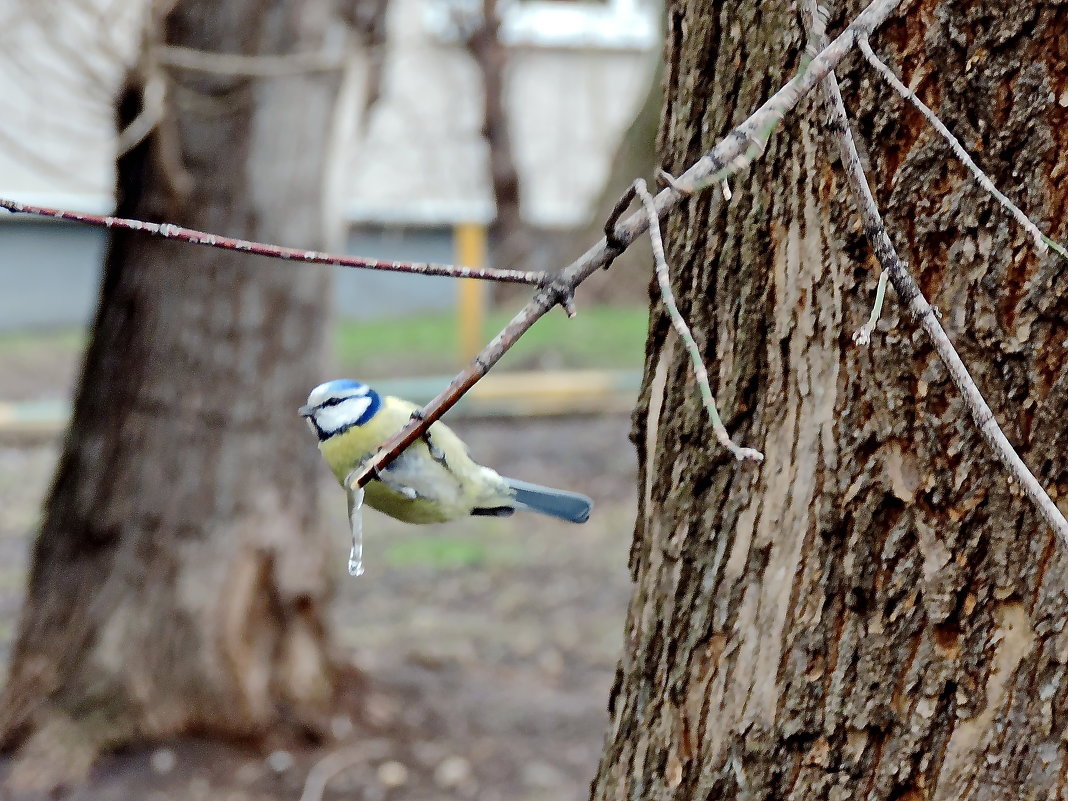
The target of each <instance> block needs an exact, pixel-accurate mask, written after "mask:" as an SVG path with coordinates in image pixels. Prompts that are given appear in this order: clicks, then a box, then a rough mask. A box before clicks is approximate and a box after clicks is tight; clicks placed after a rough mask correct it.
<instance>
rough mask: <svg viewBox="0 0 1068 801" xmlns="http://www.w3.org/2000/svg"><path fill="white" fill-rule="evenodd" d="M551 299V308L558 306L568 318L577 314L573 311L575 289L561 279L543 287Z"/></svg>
mask: <svg viewBox="0 0 1068 801" xmlns="http://www.w3.org/2000/svg"><path fill="white" fill-rule="evenodd" d="M545 288H546V289H547V290H548V291H549V294H550V295H551V297H552V303H553V306H560V307H561V308H563V310H564V312H565V313H566V314H567V316H568V317H574V316H575V315H576V314H578V311H577V310H576V309H575V287H573V286H572V285H571V284H569V283H568V282H567V281H565V280H563V279H562V278H556V279H555V280H553V281H552V282H551V283H549V284H548V285H547V286H546V287H545Z"/></svg>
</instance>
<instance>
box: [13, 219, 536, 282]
mask: <svg viewBox="0 0 1068 801" xmlns="http://www.w3.org/2000/svg"><path fill="white" fill-rule="evenodd" d="M0 209H6V210H7V211H10V212H12V213H13V214H33V215H35V216H38V217H51V218H53V219H56V220H69V221H71V222H78V223H84V224H85V225H94V226H97V227H99V228H119V229H122V230H126V231H141V232H142V233H146V234H150V235H152V236H158V237H162V238H164V239H176V240H178V241H181V242H188V243H189V244H192V245H205V246H207V247H211V248H220V249H222V250H235V251H238V252H241V253H252V254H255V255H257V256H269V257H271V258H275V259H284V260H286V261H302V262H308V263H310V264H333V265H336V266H338V267H354V268H357V269H363V270H385V271H386V272H395V273H413V274H415V275H444V276H449V277H450V278H478V279H481V280H483V281H503V282H506V283H513V284H532V285H535V286H541V285H544V284H545V283H546V282H548V281H549V280H550V276H549V275H548V274H547V273H544V272H540V271H539V272H526V271H524V270H497V269H493V268H490V267H480V268H479V267H463V266H458V265H452V264H431V263H427V262H406V261H382V260H380V259H361V258H359V257H357V256H339V255H336V254H332V253H321V252H319V251H317V250H300V249H298V248H286V247H281V246H280V245H270V244H267V243H265V242H253V241H251V240H248V239H233V238H231V237H227V236H220V235H219V234H209V233H206V232H205V231H196V230H193V229H192V228H182V227H181V226H180V225H171V224H170V223H151V222H144V221H142V220H130V219H126V218H125V217H105V216H100V215H98V214H84V213H82V212H76V211H62V210H59V209H49V208H45V207H43V206H31V205H29V204H27V203H18V202H16V201H14V200H7V199H4V198H0Z"/></svg>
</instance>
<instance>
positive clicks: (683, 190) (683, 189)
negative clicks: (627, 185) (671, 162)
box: [643, 170, 694, 197]
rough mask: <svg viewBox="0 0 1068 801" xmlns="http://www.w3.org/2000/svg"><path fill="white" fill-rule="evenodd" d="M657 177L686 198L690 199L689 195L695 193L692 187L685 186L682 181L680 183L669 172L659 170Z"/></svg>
mask: <svg viewBox="0 0 1068 801" xmlns="http://www.w3.org/2000/svg"><path fill="white" fill-rule="evenodd" d="M656 177H657V178H659V179H660V180H661V181H662V182H663V183H664V184H665V185H667V186H670V187H671V188H672V189H674V190H675V191H676V192H678V193H679V194H680V195H683V196H684V197H688V196H689V195H692V194H693V193H694V190H693V188H692V187H689V186H686V185H685V184H683V183H682V181H680V180H679V179H678V178H676V177H675V176H674V175H672V174H671V173H670V172H668V171H667V170H657V171H656ZM643 185H644V184H643Z"/></svg>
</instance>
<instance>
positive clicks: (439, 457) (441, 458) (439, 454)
mask: <svg viewBox="0 0 1068 801" xmlns="http://www.w3.org/2000/svg"><path fill="white" fill-rule="evenodd" d="M425 419H426V415H425V414H423V410H422V409H416V410H415V411H414V412H412V420H425ZM423 442H425V443H426V449H427V450H428V451H430V458H431V459H433V460H434V461H435V462H437V463H438V464H440V465H441V466H442V467H445V468H447V467H448V466H449V465H448V463H447V462H446V461H445V451H443V450H442V449H441V448H439V447H438V446H437V445H435V444H434V443H433V441H432V440H431V439H430V429H429V428H428V429H427V430H426V431H424V432H423Z"/></svg>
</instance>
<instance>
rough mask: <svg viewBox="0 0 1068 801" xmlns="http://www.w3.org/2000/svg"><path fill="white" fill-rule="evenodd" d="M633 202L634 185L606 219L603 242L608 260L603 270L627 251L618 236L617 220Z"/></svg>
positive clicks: (623, 195) (617, 202) (616, 203)
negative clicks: (606, 249)
mask: <svg viewBox="0 0 1068 801" xmlns="http://www.w3.org/2000/svg"><path fill="white" fill-rule="evenodd" d="M633 200H634V185H633V184H631V185H630V186H628V187H627V191H625V192H624V193H623V194H622V195H621V196H620V198H619V200H617V201H616V202H615V205H614V206H612V211H611V212H610V213H609V214H608V219H607V220H606V221H605V224H604V241H605V245H606V246H607V247H608V260H607V261H606V262H605V263H604V267H603V269H605V270H607V269H608V268H609V267H611V266H612V262H613V261H615V259H616V256H618V255H619V254H620V253H622V252H623V251H624V250H626V249H627V243H626V242H625V241H623V238H622V237H621V236H620V235H619V228H618V224H619V218H620V217H622V216H623V212H625V211H626V210H627V208H628V207H629V206H630V204H631V201H633Z"/></svg>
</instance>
